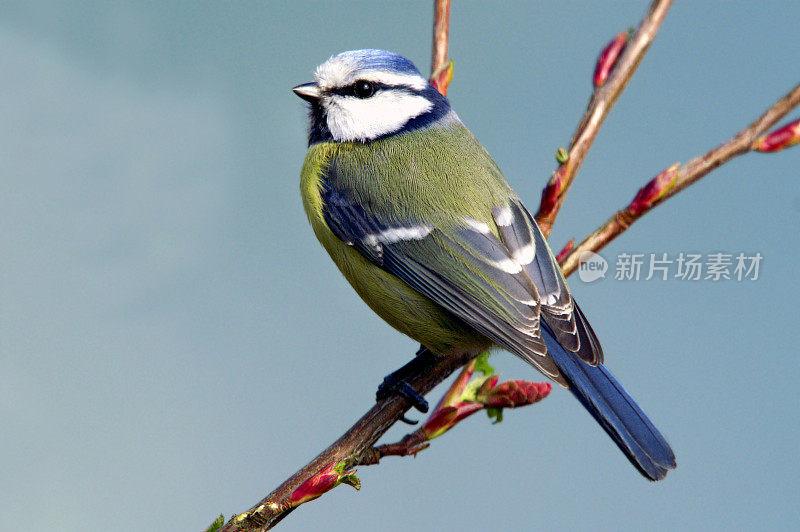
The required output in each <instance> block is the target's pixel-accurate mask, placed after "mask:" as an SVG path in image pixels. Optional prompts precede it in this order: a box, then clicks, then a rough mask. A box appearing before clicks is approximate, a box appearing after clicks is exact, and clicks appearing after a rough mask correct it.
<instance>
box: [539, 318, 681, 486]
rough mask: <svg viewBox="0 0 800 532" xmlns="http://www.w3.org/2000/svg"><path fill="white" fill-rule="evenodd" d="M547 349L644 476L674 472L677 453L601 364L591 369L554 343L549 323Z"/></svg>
mask: <svg viewBox="0 0 800 532" xmlns="http://www.w3.org/2000/svg"><path fill="white" fill-rule="evenodd" d="M542 325H543V328H542V329H543V330H542V332H543V333H544V334H543V335H542V336H543V337H544V340H545V343H546V344H547V350H548V352H549V353H550V356H551V357H552V358H553V361H554V362H555V363H556V365H557V366H558V368H559V369H560V370H561V373H562V374H563V375H564V376H565V377H566V378H567V380H568V381H569V383H570V391H572V393H573V394H575V397H577V398H578V400H579V401H580V402H581V404H583V406H584V407H586V410H588V411H589V413H590V414H592V416H593V417H594V418H595V419H596V420H597V422H598V423H600V425H601V426H602V427H603V428H604V429H605V431H606V432H607V433H608V435H609V436H611V439H612V440H614V443H616V444H617V445H618V446H619V448H620V449H621V450H622V452H623V453H625V456H627V457H628V460H630V461H631V463H632V464H633V465H634V466H636V469H638V470H639V471H640V472H641V473H642V474H643V475H644V476H646V477H647V478H649V479H650V480H661V479H662V478H664V477H665V476H666V475H667V471H669V470H670V469H675V467H676V463H675V454H674V453H673V452H672V449H671V448H670V446H669V444H668V443H667V441H666V440H665V439H664V436H662V435H661V433H660V432H659V431H658V429H657V428H655V427H654V426H653V423H652V422H651V421H650V420H649V419H648V418H647V416H646V415H645V413H644V412H642V410H641V409H640V408H639V406H638V405H637V404H636V402H635V401H634V400H633V399H632V398H631V396H630V395H628V393H627V392H626V391H625V390H624V389H623V388H622V385H620V383H619V382H617V379H615V378H614V376H613V375H612V374H611V372H609V371H608V370H607V369H606V368H605V367H604V366H603V365H602V364H600V365H597V366H590V365H589V364H587V363H585V362H583V361H582V360H580V359H579V358H578V357H577V356H576V355H575V354H574V353H571V352H568V351H566V350H565V349H564V348H563V347H561V345H560V344H559V343H558V342H557V341H556V340H555V338H554V336H553V334H552V332H551V331H550V330H549V329H548V327H547V325H546V324H544V323H543V324H542Z"/></svg>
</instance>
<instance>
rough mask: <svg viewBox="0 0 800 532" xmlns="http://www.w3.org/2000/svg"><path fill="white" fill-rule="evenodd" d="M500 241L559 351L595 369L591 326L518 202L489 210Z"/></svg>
mask: <svg viewBox="0 0 800 532" xmlns="http://www.w3.org/2000/svg"><path fill="white" fill-rule="evenodd" d="M492 217H493V218H494V220H495V223H496V224H497V229H498V232H499V233H500V239H501V240H502V242H503V244H504V245H505V247H506V249H508V250H509V252H510V253H511V255H512V257H514V258H515V259H516V260H517V261H518V262H519V263H520V264H521V265H522V269H523V271H524V272H525V274H526V275H527V276H528V277H529V278H530V279H531V281H532V282H533V284H534V286H536V289H537V290H538V293H539V296H540V298H541V305H542V307H541V312H542V319H543V320H544V321H545V323H547V325H548V326H549V327H550V330H551V331H552V332H553V335H554V336H555V338H556V340H557V341H558V343H559V344H561V346H562V347H564V348H565V349H567V350H568V351H571V352H573V353H575V354H576V355H578V356H579V357H580V358H581V360H583V361H584V362H586V363H588V364H590V365H592V366H596V365H597V364H602V363H603V349H602V347H601V346H600V342H599V340H598V339H597V336H596V335H595V333H594V331H593V330H592V327H591V325H589V322H588V320H587V319H586V317H585V316H584V315H583V312H581V309H580V307H578V304H577V303H576V302H575V300H574V299H573V298H572V296H571V295H570V292H569V288H567V283H566V281H565V280H564V275H563V274H562V273H561V268H560V267H559V266H558V263H557V262H556V260H555V257H553V254H552V252H551V251H550V248H549V247H548V245H547V242H546V241H545V239H544V235H542V231H541V230H540V229H539V226H538V225H537V224H536V221H535V220H534V219H533V216H531V214H530V212H528V209H526V208H525V205H523V204H522V202H521V201H520V200H519V199H518V198H512V199H511V200H509V202H508V204H507V205H504V206H500V207H495V208H494V209H492Z"/></svg>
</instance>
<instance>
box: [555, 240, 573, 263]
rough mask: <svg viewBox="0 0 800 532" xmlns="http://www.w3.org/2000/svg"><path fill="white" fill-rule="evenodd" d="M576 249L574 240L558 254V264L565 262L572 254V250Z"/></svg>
mask: <svg viewBox="0 0 800 532" xmlns="http://www.w3.org/2000/svg"><path fill="white" fill-rule="evenodd" d="M573 249H575V239H574V238H573V239H572V240H570V241H569V242H567V244H566V245H565V246H564V247H563V248H562V249H561V251H559V252H558V255H556V262H561V261H562V260H564V257H566V256H567V255H569V254H570V253H572V250H573Z"/></svg>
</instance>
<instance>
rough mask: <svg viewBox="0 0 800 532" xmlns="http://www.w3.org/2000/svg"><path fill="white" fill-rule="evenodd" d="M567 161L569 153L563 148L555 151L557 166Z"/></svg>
mask: <svg viewBox="0 0 800 532" xmlns="http://www.w3.org/2000/svg"><path fill="white" fill-rule="evenodd" d="M567 161H569V152H568V151H567V150H565V149H564V148H558V149H557V150H556V162H557V163H558V164H564V163H565V162H567Z"/></svg>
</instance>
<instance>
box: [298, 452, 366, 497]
mask: <svg viewBox="0 0 800 532" xmlns="http://www.w3.org/2000/svg"><path fill="white" fill-rule="evenodd" d="M344 466H345V461H344V460H342V461H339V462H331V463H330V464H328V465H326V466H325V467H323V468H322V469H320V470H319V471H318V472H317V474H316V475H314V476H313V477H311V478H309V479H308V480H306V481H305V482H303V483H302V484H300V486H298V487H297V489H296V490H294V491H293V492H292V493H291V495H289V497H288V501H289V503H290V504H291V506H299V505H301V504H303V503H304V502H308V501H313V500H314V499H316V498H318V497H320V496H322V495H323V494H324V493H326V492H328V491H330V490H332V489H333V488H335V487H336V486H338V485H339V484H348V485H350V486H353V487H354V488H355V489H360V488H361V481H360V480H358V477H356V476H355V470H350V471H345V468H344Z"/></svg>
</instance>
